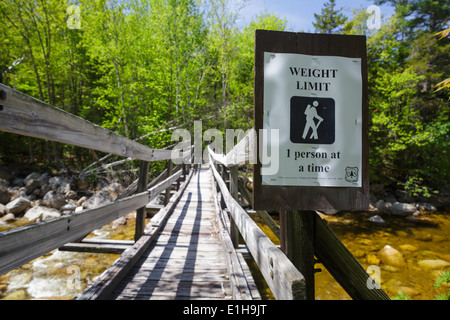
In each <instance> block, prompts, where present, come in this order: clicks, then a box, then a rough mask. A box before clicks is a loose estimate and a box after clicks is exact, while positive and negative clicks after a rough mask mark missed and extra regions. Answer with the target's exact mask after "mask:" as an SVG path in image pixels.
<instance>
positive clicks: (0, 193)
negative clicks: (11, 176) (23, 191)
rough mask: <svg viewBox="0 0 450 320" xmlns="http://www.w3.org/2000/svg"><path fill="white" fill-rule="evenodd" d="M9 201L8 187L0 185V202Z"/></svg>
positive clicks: (5, 202)
mask: <svg viewBox="0 0 450 320" xmlns="http://www.w3.org/2000/svg"><path fill="white" fill-rule="evenodd" d="M9 201H11V194H10V193H9V191H8V188H6V187H5V186H3V185H0V203H1V204H7V203H8V202H9Z"/></svg>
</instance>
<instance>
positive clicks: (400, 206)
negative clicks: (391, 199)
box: [392, 202, 417, 216]
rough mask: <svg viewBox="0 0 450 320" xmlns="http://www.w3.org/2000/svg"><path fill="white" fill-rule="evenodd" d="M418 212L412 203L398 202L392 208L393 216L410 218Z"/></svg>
mask: <svg viewBox="0 0 450 320" xmlns="http://www.w3.org/2000/svg"><path fill="white" fill-rule="evenodd" d="M415 212H417V208H416V206H415V205H414V204H411V203H400V202H397V203H395V204H394V205H393V206H392V214H393V215H397V216H408V215H410V214H414V213H415Z"/></svg>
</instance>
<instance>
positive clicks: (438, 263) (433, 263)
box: [418, 259, 450, 269]
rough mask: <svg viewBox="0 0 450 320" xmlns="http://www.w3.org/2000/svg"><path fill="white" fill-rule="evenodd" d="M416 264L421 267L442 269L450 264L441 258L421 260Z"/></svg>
mask: <svg viewBox="0 0 450 320" xmlns="http://www.w3.org/2000/svg"><path fill="white" fill-rule="evenodd" d="M418 264H419V267H421V268H423V269H444V268H447V267H449V266H450V263H448V262H447V261H445V260H441V259H435V260H421V261H419V262H418Z"/></svg>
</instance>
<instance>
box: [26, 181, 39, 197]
mask: <svg viewBox="0 0 450 320" xmlns="http://www.w3.org/2000/svg"><path fill="white" fill-rule="evenodd" d="M41 185H42V182H41V181H39V180H38V179H29V180H28V181H27V183H26V184H25V193H26V194H27V195H28V194H31V193H33V191H34V190H35V189H37V188H40V187H41Z"/></svg>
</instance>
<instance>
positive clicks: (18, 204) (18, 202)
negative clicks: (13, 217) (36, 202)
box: [6, 197, 31, 214]
mask: <svg viewBox="0 0 450 320" xmlns="http://www.w3.org/2000/svg"><path fill="white" fill-rule="evenodd" d="M30 205H31V202H30V201H29V200H28V199H25V198H23V197H18V198H17V199H15V200H13V201H11V202H9V203H8V204H7V205H6V208H7V209H8V211H9V212H10V213H13V214H19V213H22V212H23V211H25V209H27V208H28V207H29V206H30Z"/></svg>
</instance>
